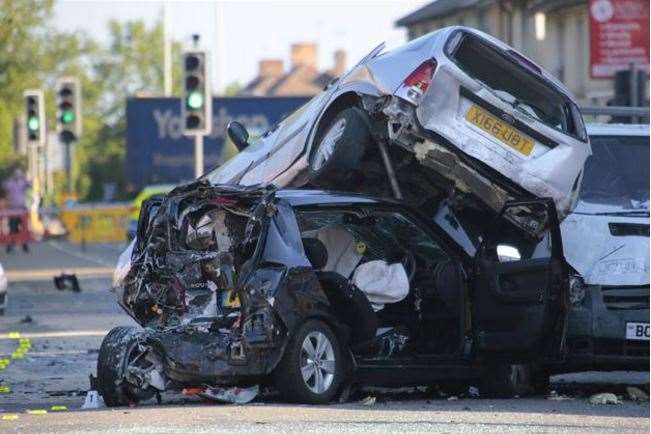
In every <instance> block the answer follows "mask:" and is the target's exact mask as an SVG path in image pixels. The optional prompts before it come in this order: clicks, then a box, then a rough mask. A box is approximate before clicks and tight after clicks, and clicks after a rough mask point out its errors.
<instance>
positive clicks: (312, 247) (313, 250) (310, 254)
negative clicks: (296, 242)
mask: <svg viewBox="0 0 651 434" xmlns="http://www.w3.org/2000/svg"><path fill="white" fill-rule="evenodd" d="M302 241H303V248H304V249H305V256H307V259H309V261H310V263H311V264H312V266H313V267H314V268H315V269H316V270H320V269H322V268H323V267H325V265H326V264H327V263H328V251H327V250H326V247H325V245H324V244H323V242H322V241H321V240H319V239H318V238H303V240H302Z"/></svg>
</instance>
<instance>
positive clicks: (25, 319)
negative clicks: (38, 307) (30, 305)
mask: <svg viewBox="0 0 651 434" xmlns="http://www.w3.org/2000/svg"><path fill="white" fill-rule="evenodd" d="M20 322H21V323H23V324H27V323H32V322H34V320H33V319H32V317H31V316H29V315H25V316H24V317H23V319H21V320H20Z"/></svg>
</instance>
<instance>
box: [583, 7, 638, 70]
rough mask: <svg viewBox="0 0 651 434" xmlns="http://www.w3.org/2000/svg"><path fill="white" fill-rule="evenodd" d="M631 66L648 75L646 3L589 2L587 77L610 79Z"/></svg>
mask: <svg viewBox="0 0 651 434" xmlns="http://www.w3.org/2000/svg"><path fill="white" fill-rule="evenodd" d="M631 63H634V64H635V65H636V66H637V68H639V69H642V70H644V71H646V73H647V74H648V73H649V0H590V76H591V77H592V78H612V77H614V75H615V72H616V71H619V70H622V69H629V68H630V65H631Z"/></svg>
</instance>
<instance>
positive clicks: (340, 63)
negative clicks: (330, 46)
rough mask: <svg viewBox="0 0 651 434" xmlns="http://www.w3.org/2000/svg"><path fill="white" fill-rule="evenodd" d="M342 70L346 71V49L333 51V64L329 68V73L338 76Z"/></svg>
mask: <svg viewBox="0 0 651 434" xmlns="http://www.w3.org/2000/svg"><path fill="white" fill-rule="evenodd" d="M344 72H346V51H344V50H337V51H335V64H334V66H333V67H332V69H331V70H330V74H332V75H334V76H335V77H339V76H341V75H342V74H343V73H344Z"/></svg>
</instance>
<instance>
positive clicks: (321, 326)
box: [273, 319, 345, 404]
mask: <svg viewBox="0 0 651 434" xmlns="http://www.w3.org/2000/svg"><path fill="white" fill-rule="evenodd" d="M313 333H321V334H323V335H324V336H325V337H326V338H327V339H328V340H329V342H330V344H331V345H332V350H333V353H334V372H333V373H332V374H333V377H332V382H331V383H330V384H329V386H328V387H327V388H326V389H325V390H324V391H322V392H320V393H315V391H314V390H312V389H311V388H310V384H309V382H312V383H313V384H312V386H315V385H316V383H315V382H316V377H315V376H314V377H310V378H309V379H308V380H303V375H302V373H301V363H302V360H303V358H304V356H305V354H306V353H305V352H304V351H303V343H304V341H305V340H306V339H307V338H308V336H309V335H311V334H313ZM344 374H345V361H344V354H343V352H342V350H341V346H340V344H339V340H338V339H337V336H336V335H335V334H334V333H333V332H332V330H331V329H330V327H328V325H327V324H325V323H324V322H323V321H320V320H316V319H312V320H308V321H306V322H305V323H303V324H302V325H301V326H299V327H298V329H297V330H296V332H295V333H294V334H293V335H292V336H291V337H290V339H289V342H288V344H287V348H286V349H285V354H284V355H283V358H282V359H281V360H280V362H279V363H278V366H277V367H276V369H275V370H274V373H273V380H274V384H275V386H276V388H277V389H278V390H279V391H280V393H281V395H282V396H283V398H284V399H286V400H288V401H290V402H297V403H305V404H326V403H328V402H330V401H331V400H332V399H333V398H334V396H335V394H336V393H337V390H338V389H339V386H340V384H341V381H342V379H343V377H344ZM315 375H316V374H315Z"/></svg>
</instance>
